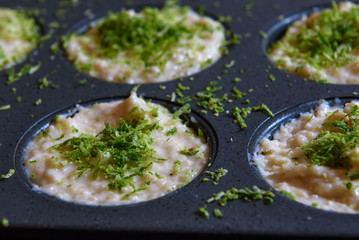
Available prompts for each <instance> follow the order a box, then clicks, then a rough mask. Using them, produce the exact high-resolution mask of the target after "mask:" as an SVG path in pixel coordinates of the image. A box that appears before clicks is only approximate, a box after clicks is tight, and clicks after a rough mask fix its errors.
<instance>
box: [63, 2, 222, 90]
mask: <svg viewBox="0 0 359 240" xmlns="http://www.w3.org/2000/svg"><path fill="white" fill-rule="evenodd" d="M224 41H225V36H224V27H223V26H222V25H221V24H220V23H219V22H217V21H214V20H212V19H211V18H209V17H205V16H201V15H199V14H198V13H196V12H194V11H193V10H191V9H190V8H189V7H182V6H178V5H176V4H173V3H172V2H168V3H167V4H166V5H165V6H164V7H163V8H162V9H158V8H152V7H146V8H144V9H143V10H142V11H141V12H139V13H137V12H135V11H134V10H122V11H120V12H117V13H113V12H110V13H109V14H108V16H107V17H105V18H102V19H100V20H99V21H98V22H95V23H93V24H91V26H90V28H89V30H88V31H87V32H85V33H84V34H81V35H80V34H78V33H73V34H71V35H70V36H67V38H66V39H65V42H64V47H65V49H66V54H67V56H68V58H69V60H70V61H71V62H72V63H73V64H74V66H75V67H76V68H77V69H78V70H79V71H81V72H84V73H87V74H88V75H90V76H93V77H96V78H99V79H102V80H106V81H110V82H120V83H130V84H135V83H156V82H164V81H169V80H173V79H175V78H180V77H185V76H188V75H192V74H195V73H197V72H199V71H201V70H202V69H204V68H206V67H208V66H209V65H211V64H213V63H214V62H216V61H217V60H218V59H219V58H220V57H221V55H222V52H223V48H224V47H225V46H224Z"/></svg>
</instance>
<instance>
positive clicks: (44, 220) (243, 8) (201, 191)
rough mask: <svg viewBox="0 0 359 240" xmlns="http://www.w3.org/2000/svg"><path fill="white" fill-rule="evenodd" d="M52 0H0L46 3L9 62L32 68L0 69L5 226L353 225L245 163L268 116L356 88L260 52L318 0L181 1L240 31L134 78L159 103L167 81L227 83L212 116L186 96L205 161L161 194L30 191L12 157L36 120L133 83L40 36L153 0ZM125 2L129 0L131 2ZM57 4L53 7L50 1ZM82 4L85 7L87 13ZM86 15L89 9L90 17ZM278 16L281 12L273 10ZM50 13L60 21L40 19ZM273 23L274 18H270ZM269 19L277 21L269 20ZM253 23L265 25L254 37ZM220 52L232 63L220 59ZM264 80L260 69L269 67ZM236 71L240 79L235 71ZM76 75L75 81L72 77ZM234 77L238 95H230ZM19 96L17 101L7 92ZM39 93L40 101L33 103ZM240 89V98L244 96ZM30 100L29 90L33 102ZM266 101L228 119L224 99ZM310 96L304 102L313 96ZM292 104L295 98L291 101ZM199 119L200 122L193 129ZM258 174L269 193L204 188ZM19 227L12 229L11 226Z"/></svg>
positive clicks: (165, 99)
mask: <svg viewBox="0 0 359 240" xmlns="http://www.w3.org/2000/svg"><path fill="white" fill-rule="evenodd" d="M60 2H61V1H60V0H59V1H56V2H55V1H51V2H50V1H44V2H43V3H39V1H35V0H33V1H21V2H20V1H16V2H15V1H4V2H2V3H1V6H6V7H13V8H16V7H18V6H21V7H23V8H26V9H31V8H39V9H45V10H46V11H43V13H42V14H40V15H39V16H38V17H39V19H40V22H41V23H42V24H43V25H44V35H46V34H49V33H51V35H49V39H48V40H46V41H44V42H43V43H42V44H40V46H39V47H38V48H37V49H36V50H35V51H34V53H33V54H31V55H30V56H29V57H28V58H27V59H25V60H24V61H23V62H21V63H19V64H17V65H16V66H15V69H16V70H17V71H18V70H19V69H21V67H22V66H23V65H24V64H30V65H36V64H37V63H38V62H41V63H42V65H41V68H40V69H39V70H38V71H37V72H35V73H34V74H32V75H25V76H23V77H22V78H21V79H20V80H19V81H18V82H16V83H13V84H11V85H6V83H5V82H6V80H7V73H6V71H1V72H0V79H1V82H0V84H2V86H1V87H0V107H1V106H4V105H10V108H9V109H7V110H2V111H0V123H1V128H0V129H1V134H0V170H1V174H6V173H7V171H8V170H9V169H15V170H16V173H15V174H14V175H13V176H12V177H10V178H9V179H2V180H0V205H1V208H0V219H2V218H6V219H8V221H9V226H8V227H6V228H1V233H2V232H3V233H4V234H5V235H8V236H16V235H20V236H21V235H22V236H24V235H25V234H26V235H27V236H31V235H33V236H52V235H54V234H58V233H62V234H66V233H68V236H71V235H72V236H76V235H77V234H78V235H82V236H96V235H97V236H100V235H101V234H113V233H116V234H122V235H126V236H127V235H131V236H132V235H146V234H148V235H151V236H156V237H161V236H166V237H176V236H177V237H178V236H179V237H182V236H191V237H197V236H202V237H208V238H211V237H214V238H215V237H219V236H220V237H223V236H232V235H234V236H242V237H245V236H247V237H248V236H250V237H252V236H261V237H264V236H271V237H281V236H285V237H298V236H299V237H302V236H306V237H332V236H337V237H338V236H340V237H352V236H357V235H358V233H359V231H358V228H357V226H356V225H357V224H356V222H357V220H358V216H357V215H356V214H341V213H335V212H327V211H323V210H319V209H316V208H313V207H310V206H305V205H303V204H300V203H298V202H295V201H292V200H291V199H289V198H287V197H285V196H284V195H281V194H280V193H279V192H277V191H276V190H274V189H273V188H272V187H271V186H270V185H269V184H268V183H267V182H266V181H265V180H264V179H263V177H262V176H260V174H259V173H258V172H257V171H256V169H255V167H253V165H252V163H251V154H252V153H253V151H254V149H255V145H256V144H257V143H258V141H259V139H261V138H262V137H263V136H265V135H266V134H269V133H271V132H272V131H274V130H275V129H277V127H278V124H280V123H283V122H285V121H287V120H288V119H289V118H291V117H295V116H297V114H298V113H300V112H302V111H305V110H307V109H308V108H310V107H312V106H314V105H315V102H317V101H318V100H319V99H335V98H340V99H355V98H356V94H357V92H359V87H358V85H336V84H319V83H315V82H312V81H305V80H304V79H302V78H300V77H298V76H294V75H291V74H288V73H286V72H284V71H282V70H279V69H276V68H275V66H274V65H273V64H272V63H271V61H270V60H269V59H268V58H267V57H266V56H265V50H264V49H265V47H267V46H268V43H269V42H271V41H273V40H274V39H276V38H278V37H279V36H280V34H282V31H283V29H284V26H287V24H288V22H290V21H292V20H294V19H296V17H297V15H296V14H301V13H302V12H306V11H310V10H311V9H313V7H314V8H315V7H317V8H319V9H321V8H322V7H323V6H330V4H331V2H330V1H328V0H318V1H316V2H315V3H313V2H312V1H310V0H303V1H286V0H272V1H253V2H252V1H245V0H243V1H242V0H223V1H215V0H213V1H212V0H211V1H204V0H195V1H189V0H188V1H185V0H183V1H180V4H181V5H189V6H191V7H192V8H193V9H195V10H196V9H198V8H200V7H202V6H203V7H204V10H205V13H208V14H209V15H210V16H211V17H213V18H217V19H220V17H226V16H230V17H231V19H232V20H231V21H229V22H225V23H224V25H225V26H226V28H227V29H228V30H231V31H232V32H234V33H236V34H241V35H242V38H241V41H240V44H238V45H233V46H231V47H230V48H229V53H228V55H225V56H223V57H222V58H220V59H219V60H218V61H217V62H216V63H215V64H213V65H212V66H210V67H209V68H206V69H204V70H203V71H201V72H199V73H197V74H194V75H192V76H188V77H184V78H182V79H174V80H172V81H168V82H162V83H154V84H142V85H141V86H140V87H139V88H138V90H137V94H138V95H139V96H142V97H144V98H145V99H152V100H153V101H154V102H156V103H161V104H164V105H165V106H175V107H179V106H180V105H179V104H178V103H177V102H176V101H177V99H178V96H177V98H176V99H175V100H174V102H171V96H172V93H174V92H176V89H177V88H178V84H179V83H181V84H182V85H184V86H188V87H190V90H187V91H183V94H184V95H185V96H194V95H195V94H196V93H197V92H199V91H204V90H205V88H206V87H207V86H208V85H209V83H210V82H212V81H216V82H217V85H218V86H220V87H222V89H221V90H220V91H218V92H216V93H215V96H216V97H218V98H221V97H222V96H223V95H224V94H227V98H228V99H231V100H232V101H223V104H224V111H223V112H221V113H219V115H218V116H215V115H214V114H213V112H212V111H209V110H208V113H207V114H204V113H202V110H203V107H201V106H200V104H201V101H198V100H192V101H190V102H189V103H190V104H191V107H192V113H191V114H190V116H194V117H195V118H196V119H198V121H199V123H200V124H199V125H200V126H201V129H202V126H203V128H204V129H205V130H206V131H207V132H206V133H207V135H208V136H209V138H210V141H211V144H212V145H211V146H212V148H211V150H212V153H211V156H212V159H211V166H209V167H206V168H205V170H204V172H202V173H201V174H200V175H199V176H198V177H197V178H196V179H195V180H194V181H192V182H191V183H189V184H188V185H186V186H185V187H182V188H180V189H178V190H176V191H174V192H173V193H171V194H168V195H166V196H164V197H161V198H158V199H154V200H151V201H148V202H142V203H138V204H130V205H124V206H104V207H101V206H86V205H81V204H73V203H69V202H65V201H61V200H58V199H56V198H54V197H51V196H48V195H46V194H42V193H38V192H36V191H33V190H32V189H31V188H32V185H31V182H30V181H28V179H27V176H26V172H25V171H24V167H23V166H22V159H23V154H24V151H23V150H24V147H26V144H27V143H28V141H29V140H31V139H32V138H33V136H34V135H36V133H38V131H39V130H40V129H42V128H44V127H46V126H47V124H48V123H49V121H50V120H51V117H52V116H54V115H53V114H55V113H59V112H61V113H62V112H66V111H67V110H68V109H75V108H76V104H80V105H81V104H85V105H86V104H87V103H90V102H93V101H96V100H100V99H101V100H112V99H123V98H125V97H126V96H128V95H129V93H130V92H131V90H132V89H133V88H134V87H135V85H133V84H124V83H112V82H106V81H103V80H99V79H96V78H93V77H89V76H87V75H86V74H84V73H79V72H78V71H77V70H76V68H74V67H73V66H72V64H71V63H70V62H69V61H68V60H67V59H66V57H65V56H63V55H62V54H63V51H59V52H58V53H56V54H55V55H53V57H51V56H52V53H51V50H50V46H51V45H52V44H53V43H54V42H56V41H61V38H62V37H63V36H64V35H66V34H68V33H70V32H71V31H79V29H80V30H81V29H82V28H81V27H83V26H85V25H86V24H88V23H90V22H91V21H94V19H97V16H102V14H103V13H106V12H107V11H113V10H114V9H115V10H120V9H122V8H127V9H129V8H134V9H141V8H142V7H143V6H145V5H149V6H161V5H163V4H164V1H162V0H151V1H147V0H133V1H132V2H129V1H109V0H105V1H92V0H91V1H79V4H78V5H76V6H74V7H64V6H61V5H59V4H60ZM130 3H131V4H130ZM59 9H60V10H63V16H64V17H63V18H62V17H61V16H59V15H57V14H56V13H58V10H59ZM89 13H90V14H89ZM89 15H91V16H92V15H93V16H95V18H91V19H89V18H88V16H89ZM280 16H284V19H289V20H286V22H285V23H282V22H281V20H280V19H279V17H280ZM53 22H57V23H59V27H53V25H52V26H50V23H53ZM278 24H279V25H278ZM278 29H280V31H279V32H278V31H277V30H278ZM260 31H263V32H265V33H266V34H267V39H263V37H262V36H261V34H259V32H260ZM230 63H234V64H233V65H232V66H230V67H229V64H230ZM271 74H272V75H273V76H274V77H275V80H273V79H270V75H271ZM45 76H46V77H47V80H48V81H50V82H51V83H53V84H56V85H57V86H58V88H51V87H44V88H40V85H39V82H38V80H39V79H40V78H43V77H45ZM236 77H238V78H240V79H241V81H240V82H235V81H234V79H235V78H236ZM79 80H86V83H85V84H84V85H81V84H78V83H77V81H79ZM234 87H236V88H237V89H238V90H240V91H241V92H244V93H246V95H245V96H244V97H243V98H241V99H234V98H233V88H234ZM18 97H21V101H20V102H18ZM39 99H41V104H36V102H38V100H39ZM247 99H248V100H249V101H246V100H247ZM38 103H39V102H38ZM262 103H264V104H266V105H267V106H268V107H269V109H270V110H271V111H272V112H273V113H274V114H275V116H274V117H270V116H268V115H266V114H265V113H264V112H261V111H253V112H252V113H251V114H250V115H249V116H248V117H247V118H246V119H245V121H246V123H247V125H248V126H247V128H246V129H241V127H240V126H239V125H238V124H237V123H235V122H233V120H234V118H233V116H232V112H231V111H232V108H233V107H239V108H245V107H254V106H258V105H261V104H262ZM312 104H314V105H312ZM297 106H300V107H299V108H297ZM202 130H203V129H202ZM220 168H224V169H227V170H228V173H227V174H226V175H225V176H223V177H221V178H220V180H219V181H218V184H217V185H215V184H212V181H209V182H203V181H202V179H203V178H204V177H208V175H207V174H206V173H205V171H206V170H209V171H215V170H217V169H220ZM253 186H258V187H259V188H261V189H263V190H268V189H272V191H273V192H274V193H275V197H274V202H273V204H270V205H268V204H266V203H265V202H263V201H252V202H245V201H241V200H236V201H228V203H227V205H226V206H225V207H221V206H219V205H218V204H217V203H207V202H206V200H207V199H208V198H210V197H211V196H212V194H214V193H218V192H221V191H226V190H229V189H231V188H232V187H235V188H246V187H248V188H250V189H252V187H253ZM204 205H207V210H208V211H209V214H210V218H209V219H207V218H204V217H203V216H202V215H201V214H200V213H199V208H201V207H202V206H204ZM216 208H219V209H220V210H221V211H222V213H223V218H217V217H215V216H214V215H213V214H212V211H213V210H214V209H216ZM21 231H23V232H21Z"/></svg>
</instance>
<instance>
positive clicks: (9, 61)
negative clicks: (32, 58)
mask: <svg viewBox="0 0 359 240" xmlns="http://www.w3.org/2000/svg"><path fill="white" fill-rule="evenodd" d="M0 12H1V13H0V15H1V16H0V19H1V25H2V26H1V37H0V42H1V48H0V55H1V58H0V70H6V69H9V68H11V67H13V66H14V65H16V64H18V63H20V62H22V61H24V60H25V59H26V58H27V57H28V56H29V55H30V54H31V53H32V52H33V51H34V50H35V49H36V47H37V45H38V43H39V42H40V37H41V35H43V33H44V29H43V26H42V25H41V24H40V22H39V20H38V19H37V18H36V17H34V16H32V15H31V14H29V13H28V12H27V11H26V9H12V8H6V7H1V8H0Z"/></svg>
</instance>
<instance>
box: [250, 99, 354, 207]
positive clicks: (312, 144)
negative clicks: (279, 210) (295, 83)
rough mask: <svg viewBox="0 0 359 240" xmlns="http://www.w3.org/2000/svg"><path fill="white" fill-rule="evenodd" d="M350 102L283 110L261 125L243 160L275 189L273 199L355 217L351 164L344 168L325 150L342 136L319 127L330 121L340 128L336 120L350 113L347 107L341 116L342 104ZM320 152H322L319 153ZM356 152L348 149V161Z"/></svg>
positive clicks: (335, 130)
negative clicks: (285, 198) (285, 197)
mask: <svg viewBox="0 0 359 240" xmlns="http://www.w3.org/2000/svg"><path fill="white" fill-rule="evenodd" d="M352 101H356V104H358V99H357V98H354V97H343V98H330V99H325V100H318V101H312V102H308V103H304V104H301V105H298V106H294V107H290V108H287V109H285V110H283V111H281V112H278V113H276V114H275V116H274V117H273V118H271V119H268V120H267V121H265V122H263V123H262V124H261V125H260V126H259V127H258V128H257V129H256V131H255V132H254V134H253V135H252V137H251V139H250V142H249V146H248V158H249V161H250V164H251V166H252V168H253V170H254V172H255V174H256V176H257V177H258V178H259V179H262V180H263V181H264V182H267V183H268V184H269V185H270V186H272V187H273V188H274V189H276V191H277V195H280V193H281V194H283V195H284V196H287V197H288V199H293V200H295V201H297V202H298V203H300V204H304V205H307V206H311V207H316V208H318V209H321V210H328V211H334V212H340V213H358V212H359V198H358V196H357V195H358V192H357V186H359V182H358V180H357V178H356V177H355V176H357V172H358V171H357V170H356V169H357V167H356V162H354V163H352V160H350V167H349V166H348V165H344V164H343V162H340V161H344V160H342V159H341V158H339V157H337V155H334V153H335V152H333V151H332V150H327V148H326V147H327V146H331V147H332V149H336V148H338V149H339V146H342V145H340V142H338V143H337V142H334V143H333V142H330V141H334V140H335V138H334V136H335V137H338V136H337V134H338V132H340V133H342V132H341V131H339V130H338V128H336V127H333V126H334V125H330V126H331V127H329V125H326V126H323V125H322V124H323V123H324V122H327V123H329V122H330V123H333V122H334V124H336V126H340V124H339V121H344V120H343V119H346V118H343V117H345V116H346V115H345V114H348V112H350V111H351V110H349V111H348V109H349V108H348V107H346V108H345V109H346V110H345V111H346V112H345V113H343V109H344V106H345V104H351V102H352ZM346 106H349V105H346ZM350 106H352V107H354V105H350ZM350 109H352V108H350ZM337 110H338V111H337ZM353 111H354V110H353ZM354 114H357V115H358V114H359V113H358V112H357V110H355V113H354V112H353V116H354V117H353V119H355V118H356V117H355V115H354ZM335 120H338V121H335ZM346 121H348V120H346ZM329 128H330V129H329ZM348 129H349V128H348ZM354 132H355V131H354V130H353V134H354ZM330 134H332V135H330ZM332 136H333V138H331V137H332ZM339 136H341V137H345V136H346V135H345V134H343V135H341V134H340V135H339ZM319 146H320V147H321V148H319ZM322 148H325V150H324V152H325V154H323V153H321V152H320V151H323V150H322ZM328 149H329V148H328ZM356 149H357V148H351V151H352V152H351V154H352V155H350V159H355V158H354V154H355V151H356ZM314 151H316V152H315V155H314V154H313V152H314ZM337 152H339V151H337ZM319 153H320V154H319ZM327 154H330V155H327ZM343 154H344V153H343ZM345 154H346V153H345ZM314 156H315V157H314ZM328 156H330V157H328ZM333 156H335V157H333ZM340 156H341V155H340ZM318 159H322V160H323V161H319V160H318ZM324 159H325V161H324ZM339 160H340V161H339ZM345 161H346V160H345ZM345 161H344V162H345ZM353 161H354V160H353ZM334 163H335V164H334ZM358 176H359V175H358Z"/></svg>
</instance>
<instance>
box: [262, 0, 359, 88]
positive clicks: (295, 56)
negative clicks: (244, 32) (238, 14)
mask: <svg viewBox="0 0 359 240" xmlns="http://www.w3.org/2000/svg"><path fill="white" fill-rule="evenodd" d="M358 11H359V6H358V5H357V4H355V3H351V2H340V3H337V4H336V3H334V2H333V3H332V4H330V3H327V4H321V5H316V6H310V7H307V8H304V9H301V10H299V11H295V12H290V13H285V14H283V15H280V16H279V17H277V18H276V19H275V20H273V21H272V22H271V23H269V24H268V25H267V26H266V27H265V29H264V32H265V33H266V36H267V37H266V38H264V39H262V40H261V49H262V51H263V53H264V54H265V55H266V56H267V57H268V59H269V60H270V61H271V62H272V63H273V64H274V65H275V66H277V67H278V68H280V69H282V70H284V71H286V72H289V73H291V74H293V75H296V76H299V77H302V78H304V79H308V80H312V81H315V82H319V83H329V84H359V74H358V72H359V69H358V67H357V66H358V61H359V57H358V56H357V54H356V53H355V51H352V49H354V48H355V46H354V45H352V42H353V41H352V40H350V39H349V38H350V37H345V38H344V37H343V38H342V39H339V36H350V35H349V34H348V32H350V31H352V30H351V29H352V28H355V26H356V25H357V23H356V20H355V19H354V18H352V17H350V14H351V12H354V14H356V13H355V12H358ZM334 16H339V17H337V18H336V17H334ZM338 19H339V20H338ZM329 28H330V31H327V30H328V29H329ZM347 38H348V39H349V40H348V41H347V40H346V39H347ZM353 39H355V37H354V38H353ZM338 44H339V45H338ZM348 45H350V47H349V48H348Z"/></svg>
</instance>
